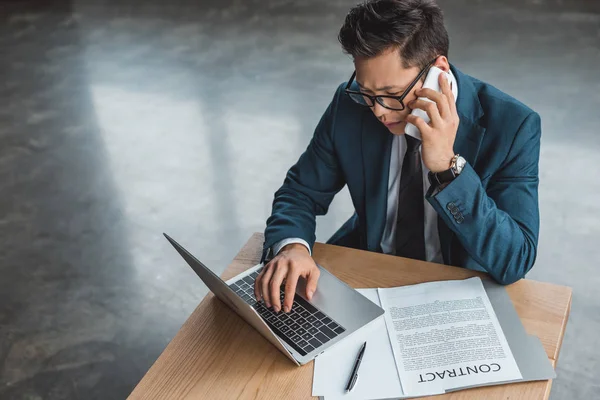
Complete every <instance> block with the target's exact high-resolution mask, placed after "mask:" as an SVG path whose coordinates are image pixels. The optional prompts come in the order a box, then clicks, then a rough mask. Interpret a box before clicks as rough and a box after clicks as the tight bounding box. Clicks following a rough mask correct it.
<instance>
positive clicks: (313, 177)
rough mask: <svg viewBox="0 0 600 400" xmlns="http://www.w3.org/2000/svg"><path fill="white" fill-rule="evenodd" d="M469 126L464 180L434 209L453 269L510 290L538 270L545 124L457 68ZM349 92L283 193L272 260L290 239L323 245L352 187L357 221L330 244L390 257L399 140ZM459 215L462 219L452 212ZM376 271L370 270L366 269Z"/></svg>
mask: <svg viewBox="0 0 600 400" xmlns="http://www.w3.org/2000/svg"><path fill="white" fill-rule="evenodd" d="M452 72H453V73H454V75H455V77H456V79H457V83H458V99H457V103H456V104H457V110H458V115H459V117H460V125H459V128H458V132H457V135H456V141H455V143H454V151H455V153H457V154H460V155H461V156H463V157H464V158H465V159H466V160H467V165H466V166H465V168H464V170H463V171H462V173H461V174H460V175H459V176H458V177H457V178H456V179H455V180H454V181H453V182H452V183H450V185H448V186H447V187H446V188H444V189H443V190H442V191H441V192H439V193H437V194H435V195H434V194H433V193H432V191H431V190H430V191H429V193H427V195H426V199H427V201H429V203H430V204H431V205H432V206H433V208H434V209H435V210H436V211H437V214H438V232H439V237H440V244H441V250H442V255H443V258H444V263H445V264H448V265H455V266H461V267H464V268H469V269H472V270H477V271H485V272H488V273H489V274H490V275H491V276H492V277H493V278H494V279H495V280H496V281H498V282H500V283H503V284H510V283H512V282H515V281H517V280H519V279H520V278H522V277H524V276H525V274H526V273H527V272H528V271H529V270H530V269H531V268H532V267H533V264H534V262H535V258H536V252H537V242H538V233H539V207H538V183H539V178H538V161H539V154H540V136H541V127H540V117H539V115H538V114H537V113H535V112H533V111H532V110H531V109H529V108H528V107H527V106H525V105H524V104H522V103H520V102H519V101H517V100H515V99H513V98H512V97H510V96H508V95H506V94H504V93H502V92H501V91H499V90H498V89H496V88H494V87H493V86H491V85H488V84H486V83H483V82H481V81H479V80H477V79H475V78H473V77H471V76H468V75H466V74H463V73H461V72H460V71H459V70H458V69H456V68H455V67H454V66H452ZM344 87H345V84H342V85H340V86H339V88H338V89H337V91H336V93H335V95H334V97H333V100H332V102H331V104H330V105H329V107H328V108H327V110H326V111H325V113H324V114H323V117H322V118H321V120H320V122H319V124H318V125H317V128H316V130H315V133H314V136H313V138H312V140H311V141H310V144H309V145H308V148H307V149H306V151H305V152H304V154H302V156H301V157H300V159H299V160H298V162H297V163H296V164H295V165H294V166H293V167H292V168H291V169H290V170H289V171H288V173H287V176H286V178H285V181H284V183H283V186H282V187H281V188H280V189H279V190H278V191H277V192H276V193H275V198H274V201H273V212H272V215H271V217H269V219H268V220H267V227H266V230H265V243H264V251H263V259H264V258H265V257H266V256H267V252H268V250H269V249H270V248H271V246H273V244H275V243H277V242H278V241H280V240H282V239H286V238H290V237H299V238H302V239H304V240H306V241H307V242H308V243H309V244H310V246H311V248H312V246H313V245H314V242H315V217H316V216H317V215H324V214H325V213H327V209H328V207H329V204H330V203H331V201H332V199H333V197H334V196H335V194H336V193H338V192H339V191H340V190H341V189H342V188H343V187H344V186H345V185H348V189H349V191H350V196H351V198H352V202H353V204H354V208H355V214H354V215H353V216H352V217H351V218H350V219H349V220H348V221H347V222H346V223H345V224H344V225H343V226H342V227H341V228H340V229H339V231H338V232H337V233H336V234H334V235H333V237H332V238H331V239H330V240H329V241H328V243H331V244H336V245H341V246H347V247H352V248H357V249H362V250H368V251H374V252H381V251H382V250H381V246H380V242H381V238H382V236H383V231H384V228H385V220H386V209H387V195H388V193H387V187H388V178H389V167H390V155H391V143H392V134H391V133H390V132H389V131H388V130H387V128H386V127H385V126H384V125H383V124H381V123H380V122H379V121H378V120H377V119H376V117H375V116H374V115H373V113H372V112H371V110H369V109H366V108H363V107H361V106H360V105H358V104H356V103H354V102H353V101H352V100H351V99H350V98H348V96H347V95H346V94H345V93H344V90H343V88H344ZM452 210H454V211H452ZM365 267H366V268H367V267H368V266H365Z"/></svg>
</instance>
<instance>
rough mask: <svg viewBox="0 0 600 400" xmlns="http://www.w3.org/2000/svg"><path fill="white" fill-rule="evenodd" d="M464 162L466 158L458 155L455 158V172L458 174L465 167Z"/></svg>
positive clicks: (465, 162)
mask: <svg viewBox="0 0 600 400" xmlns="http://www.w3.org/2000/svg"><path fill="white" fill-rule="evenodd" d="M465 164H467V160H465V159H464V158H462V157H458V159H457V160H456V167H455V169H456V173H457V174H460V173H461V172H462V170H463V168H464V167H465Z"/></svg>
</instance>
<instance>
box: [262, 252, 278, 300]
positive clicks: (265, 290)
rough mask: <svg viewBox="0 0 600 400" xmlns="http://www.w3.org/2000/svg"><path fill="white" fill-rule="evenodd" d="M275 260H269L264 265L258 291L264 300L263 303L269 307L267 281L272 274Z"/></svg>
mask: <svg viewBox="0 0 600 400" xmlns="http://www.w3.org/2000/svg"><path fill="white" fill-rule="evenodd" d="M276 263H277V261H275V262H270V263H269V264H268V265H267V266H266V267H265V270H266V271H263V272H264V275H263V277H262V279H261V280H260V293H261V295H262V298H263V300H264V301H265V305H266V306H267V307H271V296H269V282H270V281H271V276H273V270H274V269H276V267H277V266H276V265H275V264H276Z"/></svg>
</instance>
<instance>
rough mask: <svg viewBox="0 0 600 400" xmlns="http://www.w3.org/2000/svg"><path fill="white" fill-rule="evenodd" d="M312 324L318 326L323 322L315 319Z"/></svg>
mask: <svg viewBox="0 0 600 400" xmlns="http://www.w3.org/2000/svg"><path fill="white" fill-rule="evenodd" d="M313 325H314V326H316V327H317V328H318V327H320V326H323V323H322V322H321V321H315V322H313Z"/></svg>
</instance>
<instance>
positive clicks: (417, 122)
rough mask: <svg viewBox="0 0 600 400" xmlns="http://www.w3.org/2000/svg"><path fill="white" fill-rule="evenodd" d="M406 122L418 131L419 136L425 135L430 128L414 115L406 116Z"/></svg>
mask: <svg viewBox="0 0 600 400" xmlns="http://www.w3.org/2000/svg"><path fill="white" fill-rule="evenodd" d="M406 122H410V123H411V124H413V125H414V126H416V127H417V129H419V132H421V135H427V134H429V133H430V131H431V126H429V125H428V124H427V122H425V121H424V120H423V118H421V117H417V116H416V115H412V114H409V115H407V116H406Z"/></svg>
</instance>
